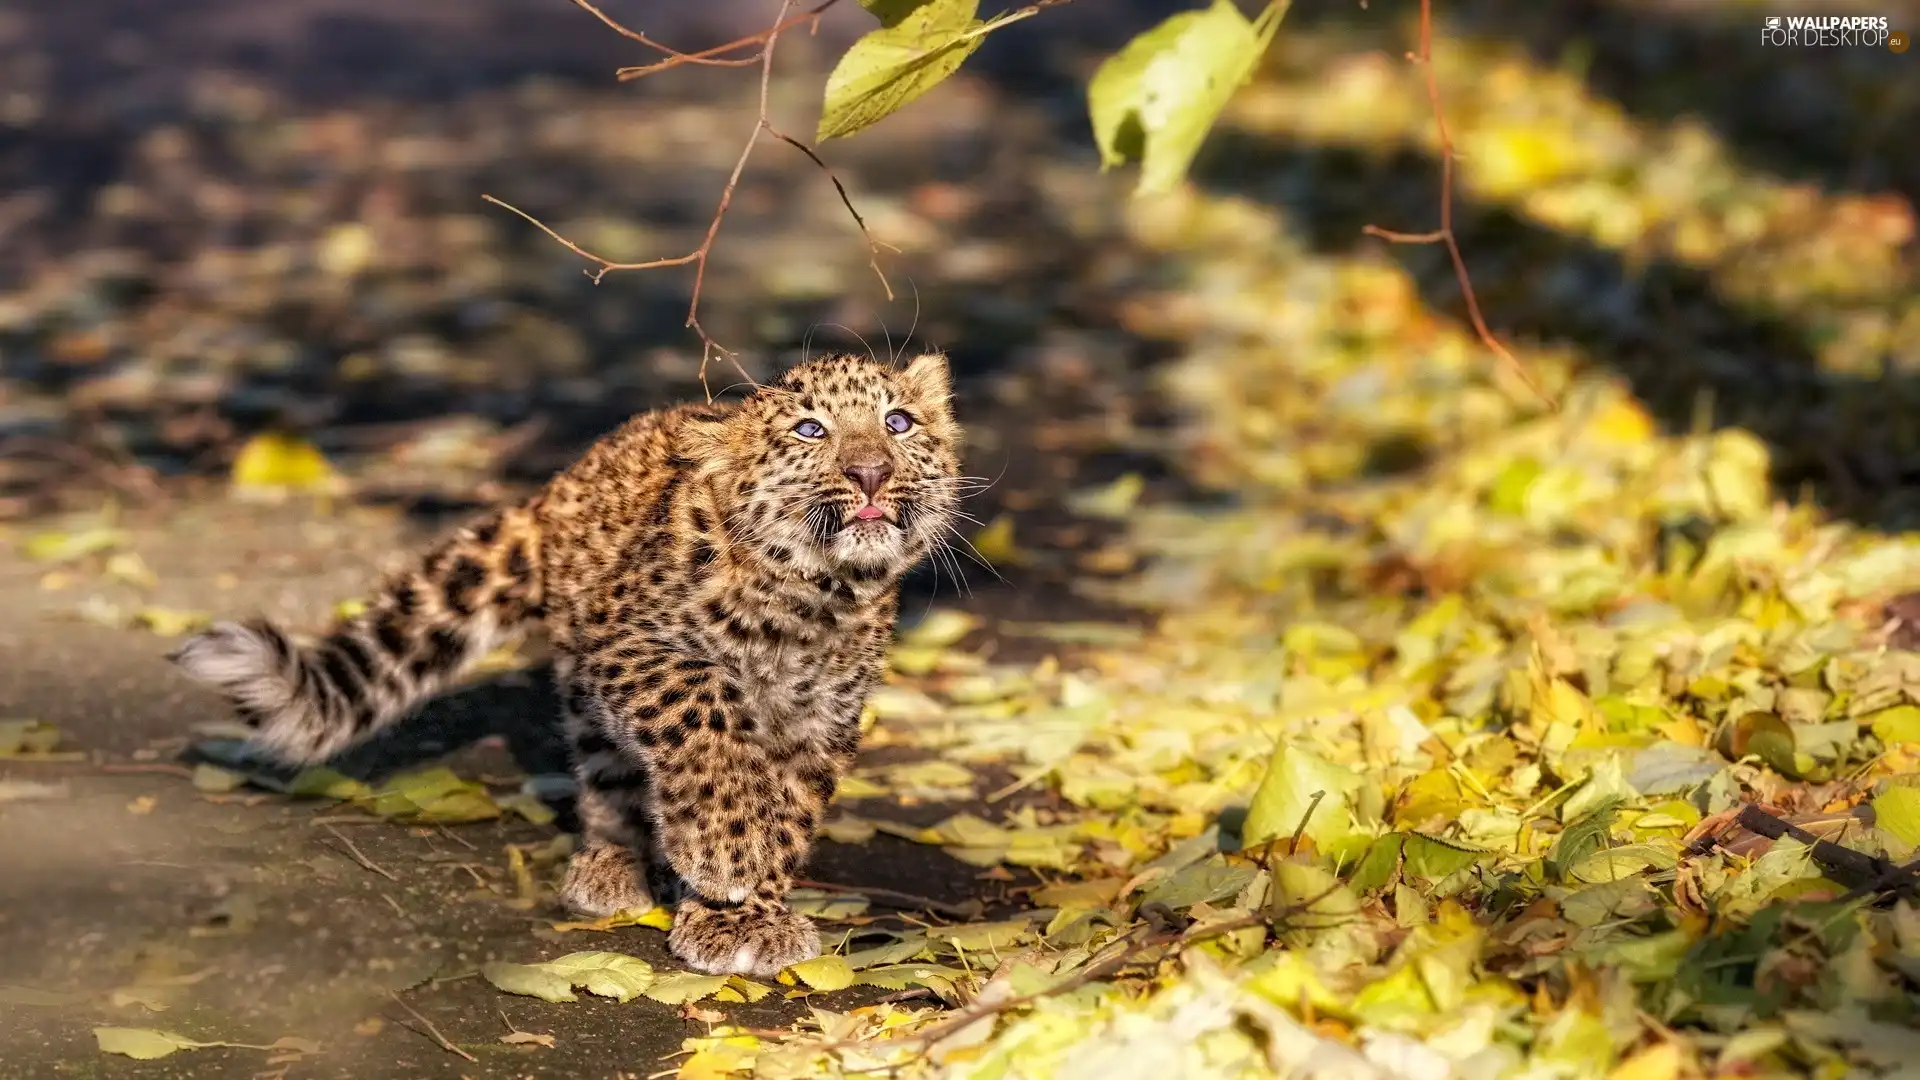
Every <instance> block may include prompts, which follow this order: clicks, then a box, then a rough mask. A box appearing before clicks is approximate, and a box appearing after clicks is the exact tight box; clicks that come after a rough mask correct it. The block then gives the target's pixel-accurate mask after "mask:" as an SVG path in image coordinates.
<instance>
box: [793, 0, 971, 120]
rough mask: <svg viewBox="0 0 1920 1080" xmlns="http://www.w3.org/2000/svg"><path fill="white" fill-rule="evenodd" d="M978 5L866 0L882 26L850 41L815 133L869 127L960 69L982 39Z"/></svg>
mask: <svg viewBox="0 0 1920 1080" xmlns="http://www.w3.org/2000/svg"><path fill="white" fill-rule="evenodd" d="M978 6H979V0H926V2H925V3H922V4H919V5H918V6H915V7H913V8H912V10H910V11H905V12H904V13H902V9H903V8H905V7H906V4H905V3H903V2H900V0H892V2H877V3H873V4H870V5H869V8H868V9H869V10H871V11H873V12H874V13H875V14H876V15H880V17H881V22H882V23H883V25H882V26H881V27H880V29H878V30H875V31H872V32H871V33H868V34H867V35H866V36H864V37H862V38H860V40H858V41H856V42H854V43H853V45H852V46H851V47H849V48H848V49H847V52H846V55H844V56H842V57H841V58H840V62H839V63H838V64H835V65H834V68H833V73H832V74H831V75H828V76H827V93H826V105H825V107H824V108H823V109H822V111H821V113H820V127H819V129H818V130H817V131H816V132H815V137H816V138H818V139H819V140H820V141H822V142H824V141H826V140H828V139H838V138H844V137H846V136H848V135H851V134H853V133H854V132H856V131H860V130H862V129H863V128H867V127H871V126H872V125H874V124H877V123H879V122H880V121H881V120H883V119H885V118H886V117H887V115H888V114H890V113H893V112H895V111H896V110H898V109H900V108H901V107H902V106H904V105H906V104H907V103H908V102H910V101H912V100H913V99H914V98H917V97H919V96H920V95H921V94H924V93H926V92H927V91H928V90H931V89H933V88H934V86H936V85H938V84H939V82H940V80H942V79H944V78H946V77H947V76H949V75H951V74H953V73H954V72H955V71H958V70H959V69H960V65H961V64H962V63H964V62H965V61H966V59H967V57H968V56H971V55H972V54H973V51H974V50H975V49H977V48H979V47H980V43H981V42H982V41H984V40H986V35H984V34H982V33H978V32H977V31H978V30H979V28H980V27H981V25H982V23H981V22H980V20H979V19H976V18H975V17H974V11H975V9H976V8H977V7H978ZM889 17H893V18H894V19H895V21H893V22H891V23H889V22H887V19H888V18H889Z"/></svg>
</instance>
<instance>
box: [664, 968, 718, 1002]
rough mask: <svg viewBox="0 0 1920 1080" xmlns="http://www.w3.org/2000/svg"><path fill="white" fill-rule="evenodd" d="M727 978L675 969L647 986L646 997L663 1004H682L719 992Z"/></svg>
mask: <svg viewBox="0 0 1920 1080" xmlns="http://www.w3.org/2000/svg"><path fill="white" fill-rule="evenodd" d="M727 978H728V977H727V976H725V975H696V974H693V973H692V972H688V971H677V972H674V973H673V974H672V975H664V976H661V977H660V978H659V979H658V980H656V981H655V982H654V984H653V985H652V986H649V987H647V997H649V998H651V999H653V1000H654V1001H658V1002H660V1003H661V1004H663V1005H683V1004H685V1003H687V1002H689V1001H699V1000H700V999H701V998H704V997H712V996H713V995H715V994H717V993H719V992H720V991H721V990H723V989H725V988H726V985H727Z"/></svg>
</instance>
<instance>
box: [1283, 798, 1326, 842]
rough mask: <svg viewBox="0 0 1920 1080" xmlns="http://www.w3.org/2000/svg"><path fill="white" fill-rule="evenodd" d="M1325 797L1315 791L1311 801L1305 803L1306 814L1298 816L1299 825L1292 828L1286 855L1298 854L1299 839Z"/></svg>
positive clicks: (1304, 833)
mask: <svg viewBox="0 0 1920 1080" xmlns="http://www.w3.org/2000/svg"><path fill="white" fill-rule="evenodd" d="M1326 797H1327V793H1326V792H1325V791H1316V792H1314V793H1313V799H1312V800H1311V801H1310V802H1308V803H1307V811H1306V813H1304V814H1301V815H1300V824H1298V825H1296V826H1294V828H1293V839H1292V840H1291V841H1289V842H1288V844H1287V854H1288V855H1298V854H1300V838H1301V837H1302V836H1304V835H1306V832H1307V822H1309V821H1312V820H1313V812H1314V811H1315V810H1318V809H1320V800H1321V799H1324V798H1326Z"/></svg>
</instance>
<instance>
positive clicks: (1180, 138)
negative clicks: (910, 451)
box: [482, 0, 1556, 409]
mask: <svg viewBox="0 0 1920 1080" xmlns="http://www.w3.org/2000/svg"><path fill="white" fill-rule="evenodd" d="M837 2H838V0H820V2H818V3H816V4H814V6H812V7H810V8H807V9H806V10H804V11H801V12H799V13H797V14H796V13H794V12H793V6H794V0H781V3H780V8H779V11H778V12H777V14H776V15H775V16H774V19H773V21H772V22H771V23H770V24H769V25H768V26H767V28H766V29H764V30H761V31H759V32H758V33H754V34H749V35H747V36H745V37H742V38H737V39H735V40H733V41H729V42H727V43H725V44H722V45H716V46H713V47H711V48H707V49H701V50H699V51H696V52H686V51H682V50H679V49H675V48H673V47H671V46H668V45H665V44H663V43H661V42H659V41H656V40H654V39H653V38H651V37H649V36H648V35H646V34H644V33H642V32H640V31H638V30H635V29H632V28H631V27H628V26H626V25H624V24H622V23H621V22H619V21H618V20H616V19H614V18H613V17H612V16H610V15H608V14H607V13H606V12H604V11H602V10H600V9H599V8H598V7H596V6H595V5H594V4H593V3H592V2H591V0H573V3H574V4H575V5H577V6H578V7H580V8H581V9H582V10H584V11H586V12H587V13H588V14H590V15H592V16H593V17H594V18H595V19H597V20H599V21H600V22H601V23H602V24H603V25H605V26H606V27H608V28H609V29H611V30H613V31H614V32H615V33H617V34H619V35H621V36H622V37H625V38H627V39H628V40H631V41H634V42H637V43H639V44H640V45H643V46H645V47H647V48H649V49H653V50H654V51H656V52H658V53H660V54H662V58H661V59H659V60H656V61H653V62H651V63H647V64H639V65H633V66H629V67H623V68H620V69H618V70H617V71H616V72H615V76H616V78H618V79H619V80H620V81H622V82H627V81H631V80H634V79H638V78H642V77H645V76H647V75H652V74H656V73H658V72H661V71H666V70H669V69H672V68H676V67H680V66H682V65H685V64H694V65H701V66H707V67H747V66H751V65H754V64H758V65H759V66H760V96H759V112H758V114H757V115H756V116H755V118H754V123H753V129H752V131H751V132H749V133H748V135H747V140H746V144H745V145H744V146H742V147H741V149H740V154H739V156H738V157H737V158H736V159H735V161H734V165H733V171H732V172H731V173H730V174H729V175H728V177H727V182H726V184H725V186H724V187H723V188H722V189H721V192H720V200H719V203H718V205H717V206H716V207H715V209H714V213H713V218H712V220H711V221H710V222H709V223H708V225H707V231H706V234H705V236H703V237H702V239H701V241H700V243H699V245H698V246H696V247H695V248H694V249H693V250H691V251H689V252H687V253H685V254H683V255H675V256H670V257H666V258H658V259H648V260H645V261H640V262H617V261H614V260H612V259H608V258H606V257H604V256H601V255H598V254H595V253H594V252H591V251H588V250H586V249H585V248H582V247H581V246H580V245H578V244H576V243H574V242H573V241H571V240H569V239H567V238H566V237H564V236H562V235H560V234H559V233H558V232H556V231H555V230H553V229H552V228H550V227H549V226H547V225H546V224H545V223H543V222H541V221H540V220H539V219H538V218H536V217H534V216H533V215H531V214H529V213H527V212H526V211H524V210H521V209H520V208H518V207H516V206H513V205H512V204H510V203H507V202H505V201H504V200H501V199H498V198H495V197H494V196H492V195H483V196H482V198H484V199H485V200H486V201H488V202H491V203H493V204H495V205H497V206H500V207H503V208H505V209H507V210H509V211H511V212H513V213H515V214H518V215H519V216H520V217H522V218H525V219H526V220H527V221H528V222H529V223H531V224H532V225H534V226H535V227H536V228H538V229H540V230H541V231H542V232H544V233H546V234H547V235H548V236H549V237H552V238H553V239H554V240H555V241H557V242H558V243H560V244H562V245H563V246H565V247H566V248H567V249H568V250H569V251H572V252H573V253H574V254H576V255H579V256H580V257H581V258H584V259H586V260H588V261H589V262H592V263H593V264H595V265H594V267H593V268H592V269H589V270H587V271H586V274H587V276H589V277H591V278H592V279H593V281H594V283H595V284H599V282H600V281H601V279H603V278H605V277H606V275H608V274H610V273H613V272H614V271H617V270H653V269H663V268H666V267H673V266H688V265H691V266H692V267H693V268H694V278H693V290H692V295H691V297H690V299H689V301H688V304H687V319H686V323H685V325H686V326H688V327H690V328H692V329H693V331H694V332H695V333H696V334H698V335H699V336H700V341H701V356H700V382H701V385H702V386H705V387H707V390H708V394H709V396H711V393H712V387H711V386H710V385H709V384H708V383H707V367H708V365H709V363H710V362H711V361H712V359H713V358H714V357H715V356H716V355H718V356H724V357H726V358H727V359H728V360H729V361H731V362H732V363H733V365H734V367H735V369H736V370H738V371H739V372H740V374H741V375H742V376H743V377H745V378H747V379H748V381H749V382H751V381H752V377H751V376H750V375H748V374H747V372H746V369H745V368H743V367H741V365H740V361H739V358H738V356H737V355H736V354H735V353H734V352H733V351H732V350H731V349H728V348H726V347H725V346H723V345H721V344H720V343H719V342H718V341H716V340H715V339H714V337H713V336H712V335H711V334H709V333H708V332H707V330H706V328H705V327H704V326H702V325H701V323H700V298H701V293H702V291H703V289H704V288H705V285H706V275H707V262H708V258H709V256H711V254H712V252H713V244H714V240H715V239H716V238H717V237H718V235H719V232H720V225H721V222H722V221H723V220H724V219H725V218H726V214H727V210H728V208H729V207H730V206H731V205H732V203H733V194H734V191H735V190H736V189H737V188H738V186H739V183H740V177H741V175H742V174H743V173H744V172H745V171H746V167H747V161H748V160H749V159H750V158H751V157H752V156H753V151H754V149H755V148H756V147H757V146H758V145H759V143H760V139H761V136H763V135H767V136H771V137H773V138H775V139H778V140H780V141H781V142H784V143H786V144H787V145H789V146H791V147H793V148H794V149H796V150H798V151H799V152H800V153H802V154H804V155H806V157H807V159H808V160H809V161H811V162H813V163H814V164H815V165H817V166H819V168H820V169H821V171H822V172H824V173H826V175H827V178H828V180H829V181H830V182H831V183H832V184H833V186H834V190H835V192H837V193H838V194H839V196H840V201H841V203H842V204H843V205H844V206H845V207H846V208H847V212H848V213H849V214H850V215H851V216H852V217H853V220H854V224H855V225H856V226H857V227H858V228H859V230H860V234H861V236H862V238H863V239H864V240H865V241H866V244H867V250H868V265H869V267H871V269H872V270H873V272H874V274H875V276H876V277H878V278H879V279H880V284H881V287H882V288H883V289H884V290H885V291H886V294H887V298H888V299H889V300H891V299H893V288H892V285H891V284H890V283H889V282H888V281H887V275H886V271H885V270H884V269H883V268H882V267H881V265H880V250H881V248H883V247H887V246H888V245H886V244H883V243H882V242H881V241H879V240H878V239H876V238H875V237H874V236H873V234H872V232H871V231H870V230H869V229H868V228H867V223H866V220H865V219H864V218H863V217H861V215H860V212H859V210H858V209H856V208H855V206H854V204H853V199H852V197H851V196H850V195H849V194H848V193H847V189H846V185H844V184H843V183H841V182H840V178H839V177H838V176H837V175H836V174H835V173H834V171H833V169H832V168H831V167H830V166H829V165H828V164H827V163H826V161H825V160H824V159H822V158H821V157H820V155H819V154H818V153H817V152H816V151H815V150H814V149H813V147H812V146H809V145H808V144H807V143H805V142H803V141H801V140H800V139H797V138H795V137H793V136H792V135H789V134H787V133H785V132H783V131H781V130H780V129H779V128H777V127H775V126H774V124H773V121H772V118H771V115H770V113H769V111H768V99H769V96H770V94H769V88H770V85H771V81H772V75H773V55H774V48H775V46H776V45H777V44H778V42H779V40H780V36H781V35H782V34H784V33H786V32H787V31H789V30H792V29H795V28H797V27H800V26H803V25H805V26H808V27H809V30H810V31H811V30H815V29H818V23H819V18H820V16H821V15H822V14H823V13H825V12H826V11H827V10H828V9H829V8H831V7H833V6H834V5H835V4H836V3H837ZM979 2H980V0H859V3H860V6H861V7H862V8H864V9H866V10H867V11H868V12H869V13H870V14H872V15H873V16H874V17H875V18H877V19H878V20H879V21H880V26H879V28H878V29H875V30H872V31H869V32H868V33H867V34H865V35H863V36H861V37H860V38H859V39H858V40H856V41H855V42H854V43H853V44H852V45H851V46H850V47H848V49H847V51H846V53H845V54H843V55H842V56H841V57H840V59H839V61H838V62H837V63H836V64H835V65H834V68H833V71H832V72H831V73H830V74H829V75H828V76H827V81H826V87H825V93H824V101H823V103H822V109H821V115H820V123H819V125H818V127H817V129H816V131H815V139H816V141H819V142H824V141H826V140H828V139H836V138H845V137H846V136H849V135H852V134H855V133H856V132H859V131H862V130H864V129H866V128H868V127H871V126H872V125H874V124H876V123H878V122H879V121H881V120H883V119H885V118H886V117H887V116H890V115H892V114H893V113H895V112H897V111H899V110H900V109H901V108H903V107H904V106H906V105H907V104H908V103H910V102H912V101H913V100H915V99H916V98H919V97H920V96H921V95H923V94H925V93H926V92H927V91H928V90H931V89H932V88H933V87H935V86H936V85H938V84H939V83H940V82H941V81H943V80H945V79H946V78H947V77H949V76H951V75H952V74H953V73H954V72H955V71H958V70H959V69H960V66H961V65H962V64H963V63H965V62H966V59H967V57H969V56H971V55H972V54H973V53H974V51H975V50H977V49H978V48H979V47H980V45H981V43H982V42H983V41H984V40H985V39H986V37H987V35H988V34H991V33H993V32H994V31H996V30H999V29H1002V28H1004V27H1007V26H1011V25H1013V24H1014V23H1017V22H1023V21H1025V20H1027V19H1029V18H1032V17H1033V16H1035V15H1038V14H1039V13H1040V12H1042V11H1044V10H1045V9H1047V8H1051V7H1059V6H1062V5H1065V4H1067V3H1071V2H1072V0H1032V2H1030V3H1027V4H1025V5H1024V6H1021V7H1016V8H1013V9H1010V10H1007V11H1004V12H1002V13H1000V14H998V15H995V16H993V17H991V18H988V19H984V20H983V19H981V18H980V17H979V15H978V8H979ZM1291 4H1292V0H1268V3H1267V4H1266V5H1265V6H1264V7H1263V8H1262V9H1261V11H1260V13H1259V14H1258V15H1257V16H1256V17H1254V18H1252V19H1248V18H1247V17H1246V16H1245V15H1244V14H1242V13H1241V11H1240V9H1239V8H1238V7H1237V6H1235V3H1234V0H1212V2H1211V4H1210V5H1209V6H1208V7H1205V8H1200V9H1197V10H1192V11H1184V12H1180V13H1178V14H1176V15H1173V16H1171V17H1169V18H1167V19H1165V20H1164V21H1162V22H1161V23H1160V24H1159V25H1157V26H1155V27H1153V28H1152V29H1150V30H1147V31H1145V32H1144V33H1142V34H1140V35H1139V36H1138V37H1136V38H1134V39H1133V40H1132V41H1130V42H1129V43H1128V44H1127V45H1126V47H1124V48H1123V49H1121V50H1120V51H1119V52H1118V53H1116V54H1114V55H1113V56H1111V57H1109V58H1108V59H1107V60H1106V61H1105V62H1103V63H1102V64H1101V65H1100V67H1099V69H1098V70H1097V71H1096V72H1095V73H1094V75H1093V78H1092V81H1091V82H1090V83H1089V84H1088V87H1087V105H1088V113H1089V119H1090V120H1091V122H1092V128H1093V136H1094V142H1095V144H1096V145H1097V146H1098V148H1099V151H1100V159H1101V168H1102V169H1103V170H1104V169H1110V168H1113V167H1115V166H1118V165H1121V164H1124V163H1125V162H1127V161H1129V160H1138V161H1139V162H1140V176H1139V180H1138V182H1137V183H1136V185H1135V189H1134V191H1135V194H1136V195H1139V194H1146V193H1152V192H1159V191H1166V190H1169V189H1171V188H1173V187H1175V186H1177V185H1178V184H1179V183H1180V182H1181V181H1182V180H1183V179H1184V178H1185V176H1186V175H1187V172H1188V170H1189V168H1190V167H1191V165H1192V163H1193V159H1194V157H1195V156H1196V155H1197V154H1198V153H1199V150H1200V146H1201V144H1202V143H1203V142H1204V141H1205V140H1206V137H1207V135H1208V134H1209V132H1211V130H1212V129H1213V126H1214V124H1215V122H1216V121H1217V120H1218V119H1219V116H1220V114H1221V113H1222V112H1223V111H1224V110H1225V108H1226V106H1227V103H1228V102H1229V101H1230V100H1231V99H1232V97H1233V95H1234V93H1235V92H1237V91H1238V90H1239V88H1240V87H1242V86H1244V85H1245V84H1246V83H1247V82H1248V81H1249V80H1251V79H1252V77H1253V74H1254V72H1255V70H1256V69H1257V68H1258V66H1259V62H1260V59H1261V57H1262V56H1264V55H1265V54H1266V52H1267V48H1268V46H1269V45H1270V44H1272V41H1273V38H1274V35H1275V33H1276V32H1277V31H1278V29H1279V26H1280V22H1281V20H1282V19H1283V18H1285V17H1286V13H1287V10H1288V8H1289V7H1290V6H1291ZM1432 45H1433V11H1432V0H1420V29H1419V47H1418V50H1417V51H1416V52H1414V53H1411V54H1409V56H1408V59H1409V60H1411V61H1413V62H1414V63H1416V64H1419V65H1421V66H1422V67H1423V68H1424V69H1425V71H1426V80H1427V96H1428V99H1429V100H1430V101H1431V103H1432V106H1433V116H1434V124H1435V126H1436V127H1437V129H1438V131H1439V137H1440V155H1441V165H1440V227H1439V228H1438V229H1435V230H1433V231H1431V232H1426V233H1406V232H1396V231H1394V230H1390V229H1385V228H1382V227H1380V226H1377V225H1368V226H1366V227H1365V229H1364V231H1365V232H1366V233H1367V234H1368V235H1371V236H1377V237H1379V238H1381V239H1383V240H1387V241H1389V242H1391V243H1400V244H1431V243H1439V244H1442V245H1444V246H1445V247H1446V249H1447V255H1448V257H1449V259H1450V260H1451V261H1452V263H1453V268H1454V274H1455V277H1456V278H1457V279H1458V280H1459V283H1460V291H1461V294H1462V296H1463V297H1464V298H1465V301H1466V307H1467V315H1468V318H1469V320H1470V321H1471V322H1472V325H1473V329H1474V333H1475V334H1476V335H1477V336H1478V338H1479V339H1480V341H1481V343H1482V344H1483V345H1485V346H1486V347H1487V349H1488V350H1489V351H1491V352H1492V353H1493V354H1494V356H1495V357H1496V358H1497V359H1498V360H1499V362H1500V364H1501V365H1502V367H1503V369H1504V370H1506V371H1507V372H1508V373H1510V374H1511V375H1512V376H1513V377H1514V378H1515V379H1517V380H1518V381H1519V382H1520V383H1521V384H1523V385H1524V386H1526V387H1527V388H1528V390H1530V391H1531V392H1532V393H1533V394H1534V395H1535V396H1536V397H1537V398H1539V399H1540V400H1541V401H1542V402H1543V403H1545V404H1546V406H1547V407H1548V408H1549V409H1552V408H1555V407H1556V405H1555V402H1554V401H1553V399H1552V398H1551V397H1550V396H1549V395H1548V394H1547V393H1546V391H1545V390H1543V389H1542V388H1541V387H1540V385H1539V383H1538V382H1536V381H1535V380H1534V378H1533V377H1532V376H1531V375H1530V374H1529V373H1528V372H1527V370H1526V368H1525V367H1524V366H1523V365H1522V364H1521V363H1520V361H1519V360H1518V359H1517V358H1516V357H1515V356H1514V355H1513V353H1511V352H1510V351H1508V349H1507V347H1506V346H1505V345H1503V344H1501V343H1500V341H1499V339H1498V338H1496V337H1494V335H1493V332H1492V330H1491V329H1490V328H1489V327H1488V326H1487V321H1486V319H1485V317H1484V316H1483V315H1482V313H1481V310H1480V302H1479V299H1478V297H1477V296H1476V295H1475V294H1474V290H1473V282H1472V280H1471V277H1470V276H1469V274H1468V273H1467V265H1466V260H1465V258H1464V257H1463V256H1462V254H1461V251H1460V244H1459V241H1458V239H1457V237H1456V236H1455V234H1454V229H1453V155H1454V149H1453V139H1452V135H1451V133H1450V132H1449V130H1448V127H1447V120H1446V113H1445V111H1444V109H1443V108H1442V105H1441V101H1440V86H1439V78H1438V76H1437V75H1436V74H1435V72H1434V66H1433V48H1432ZM748 49H753V50H755V51H753V52H751V53H748V54H747V55H744V56H743V55H738V54H740V53H741V52H742V51H743V50H748Z"/></svg>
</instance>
